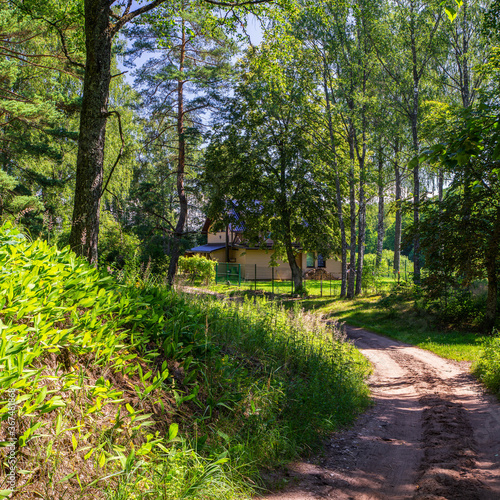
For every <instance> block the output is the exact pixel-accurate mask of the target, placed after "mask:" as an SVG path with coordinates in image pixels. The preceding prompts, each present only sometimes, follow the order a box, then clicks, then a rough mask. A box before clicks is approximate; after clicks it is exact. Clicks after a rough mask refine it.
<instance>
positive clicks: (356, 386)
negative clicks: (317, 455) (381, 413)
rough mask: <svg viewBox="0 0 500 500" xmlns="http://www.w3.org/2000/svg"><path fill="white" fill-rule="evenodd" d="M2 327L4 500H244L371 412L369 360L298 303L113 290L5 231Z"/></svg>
mask: <svg viewBox="0 0 500 500" xmlns="http://www.w3.org/2000/svg"><path fill="white" fill-rule="evenodd" d="M0 318H1V323H0V400H1V406H0V421H1V430H0V441H1V442H2V443H1V444H2V445H3V447H2V448H0V463H1V469H0V490H4V491H2V492H1V493H0V496H2V495H3V496H6V495H9V494H10V492H9V491H8V490H9V488H10V486H11V485H12V483H11V482H10V480H11V479H12V478H13V479H14V483H15V485H14V486H15V493H14V498H22V499H23V500H28V499H31V498H37V499H40V498H41V499H47V500H48V499H51V500H62V499H72V500H73V499H80V498H81V499H87V498H94V499H101V498H102V499H134V498H135V499H139V498H140V499H145V500H147V499H153V498H154V499H158V500H163V499H165V500H174V499H180V498H186V499H189V498H191V499H207V500H208V499H221V500H222V499H240V498H247V497H248V496H250V495H251V494H252V492H253V491H254V490H255V484H256V483H257V484H258V482H259V469H260V468H261V467H266V466H267V467H274V466H276V465H277V464H279V463H281V462H284V461H287V460H289V459H291V458H293V457H294V456H296V454H297V453H304V452H307V450H308V449H309V447H313V446H314V445H315V444H317V443H319V442H320V438H321V436H323V435H324V434H325V433H327V432H331V431H332V430H334V429H337V428H339V427H340V426H342V425H345V424H348V423H349V422H351V421H352V419H353V418H354V417H355V415H356V414H357V413H359V412H360V411H362V410H363V409H364V408H365V407H366V405H367V404H368V403H369V398H368V391H367V386H366V384H365V377H366V374H367V371H368V366H367V363H366V361H365V360H364V358H362V357H361V356H360V354H359V353H358V352H357V351H356V350H355V349H353V348H352V346H350V345H349V344H347V343H344V342H342V340H341V338H340V337H339V334H338V332H335V331H333V330H328V329H326V328H325V326H324V325H323V324H322V323H321V322H320V321H318V320H317V319H316V318H315V317H313V316H308V315H304V314H302V313H301V311H299V310H298V309H297V308H296V307H295V309H294V310H290V311H286V310H284V309H282V308H280V307H278V306H276V305H275V304H272V303H268V302H265V301H264V300H262V301H260V302H258V303H257V305H254V304H253V303H251V302H244V303H241V304H239V303H231V302H225V301H217V300H215V299H214V298H210V297H187V296H182V295H178V294H176V293H173V292H168V291H166V290H164V289H161V288H158V287H153V286H149V285H148V283H143V282H141V281H140V280H137V279H135V280H134V282H133V283H129V284H127V283H125V284H119V283H117V282H116V280H115V279H114V278H113V277H111V276H107V275H103V274H100V273H99V272H98V271H97V270H96V269H94V268H92V267H90V266H89V265H88V264H87V263H86V262H84V261H83V260H81V259H79V258H76V256H75V255H74V254H73V253H72V252H71V251H69V250H68V249H64V250H62V251H58V250H57V249H55V248H54V247H50V246H48V245H47V244H46V243H44V242H40V241H35V242H33V243H31V242H29V241H26V240H25V239H24V238H23V237H22V236H21V235H20V234H19V232H18V231H17V230H15V229H14V228H12V227H8V226H4V227H3V228H1V229H0ZM8 457H10V458H12V457H14V460H11V459H8Z"/></svg>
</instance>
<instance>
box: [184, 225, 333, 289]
mask: <svg viewBox="0 0 500 500" xmlns="http://www.w3.org/2000/svg"><path fill="white" fill-rule="evenodd" d="M211 226H212V222H211V221H210V220H209V219H207V221H206V222H205V225H204V226H203V230H202V231H203V232H204V233H206V234H207V244H206V245H201V246H198V247H194V248H191V249H190V250H188V251H187V252H186V253H187V254H188V255H189V254H192V255H193V254H197V255H203V256H205V257H207V258H209V259H212V260H216V261H217V262H221V263H225V262H228V263H233V264H240V265H241V278H242V279H252V280H253V279H257V280H270V279H272V278H273V276H274V279H276V280H289V279H291V277H292V272H291V270H290V265H289V264H288V262H287V261H283V260H280V259H277V260H276V264H277V266H271V262H272V257H273V254H274V249H273V241H272V239H271V238H266V239H265V241H263V243H262V244H261V245H260V246H251V245H250V244H249V242H248V241H247V240H246V239H245V237H244V235H243V228H242V227H238V226H237V225H235V224H229V225H228V226H227V228H226V230H222V231H215V232H213V231H210V227H211ZM295 246H296V250H297V256H296V261H297V264H298V266H299V267H300V268H301V269H302V273H303V276H305V275H306V273H307V274H310V273H309V272H310V271H313V270H315V269H316V270H324V271H325V273H321V274H323V275H324V277H325V278H333V279H340V276H341V273H342V267H341V263H340V261H339V260H337V259H336V258H329V259H324V258H323V257H322V256H321V255H320V254H318V253H316V252H306V251H303V250H302V248H301V246H300V244H299V243H297V244H295ZM273 268H274V269H273ZM316 274H317V273H316Z"/></svg>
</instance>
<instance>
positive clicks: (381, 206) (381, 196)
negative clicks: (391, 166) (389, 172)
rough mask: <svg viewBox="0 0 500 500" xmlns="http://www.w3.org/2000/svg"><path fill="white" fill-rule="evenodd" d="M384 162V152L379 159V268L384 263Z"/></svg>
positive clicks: (376, 262) (377, 264) (377, 258)
mask: <svg viewBox="0 0 500 500" xmlns="http://www.w3.org/2000/svg"><path fill="white" fill-rule="evenodd" d="M383 166H384V162H383V159H382V154H381V153H380V157H379V159H378V223H377V257H376V260H375V267H376V268H377V269H378V268H379V267H380V264H381V263H382V250H383V246H384V184H383V178H382V173H383V172H382V169H383Z"/></svg>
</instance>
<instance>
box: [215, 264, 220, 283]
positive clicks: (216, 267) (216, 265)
mask: <svg viewBox="0 0 500 500" xmlns="http://www.w3.org/2000/svg"><path fill="white" fill-rule="evenodd" d="M218 269H219V263H217V264H215V284H216V285H217V283H218V281H217V277H218V274H217V270H218Z"/></svg>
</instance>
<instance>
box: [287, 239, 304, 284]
mask: <svg viewBox="0 0 500 500" xmlns="http://www.w3.org/2000/svg"><path fill="white" fill-rule="evenodd" d="M285 250H286V257H287V259H288V265H289V266H290V271H291V272H292V280H293V286H294V289H295V291H296V292H301V291H302V270H301V269H300V266H299V265H298V264H297V259H296V258H295V253H294V251H293V245H292V239H291V237H290V234H287V235H286V236H285Z"/></svg>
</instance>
